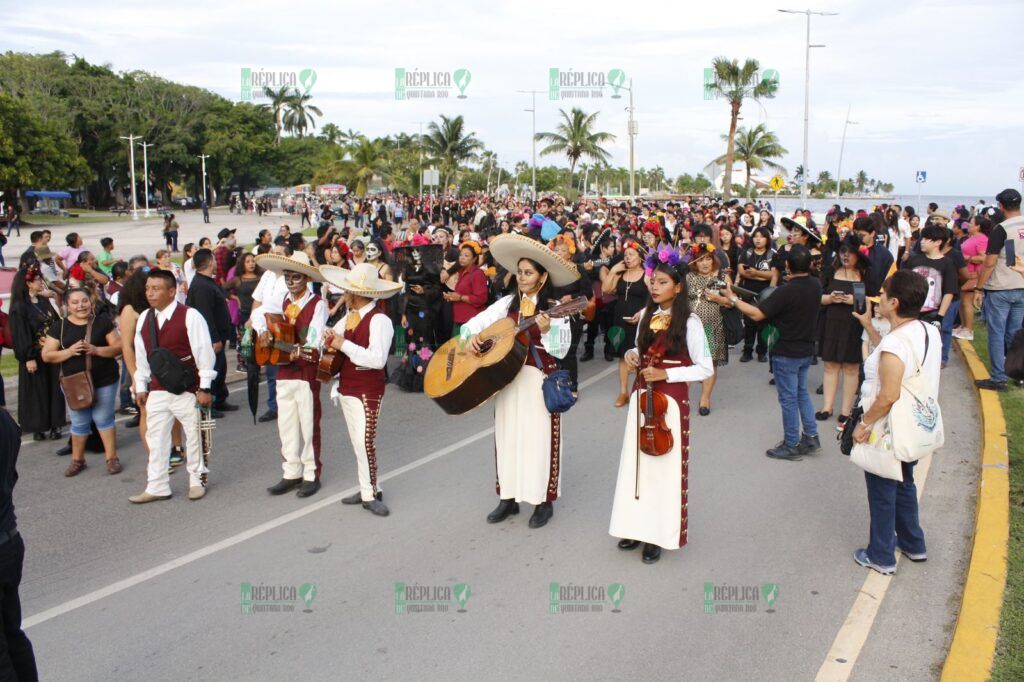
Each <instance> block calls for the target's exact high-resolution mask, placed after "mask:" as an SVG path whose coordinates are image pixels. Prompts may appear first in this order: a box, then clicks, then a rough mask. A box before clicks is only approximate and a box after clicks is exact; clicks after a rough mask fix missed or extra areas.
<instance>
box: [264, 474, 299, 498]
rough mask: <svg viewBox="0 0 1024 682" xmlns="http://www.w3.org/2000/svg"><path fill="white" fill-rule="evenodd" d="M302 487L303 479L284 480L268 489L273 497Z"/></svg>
mask: <svg viewBox="0 0 1024 682" xmlns="http://www.w3.org/2000/svg"><path fill="white" fill-rule="evenodd" d="M300 485H302V479H301V478H282V479H281V480H280V481H278V482H277V483H275V484H274V485H272V486H270V487H269V488H267V492H268V493H270V494H271V495H284V494H285V493H286V492H288V491H289V490H294V489H295V488H298V487H299V486H300Z"/></svg>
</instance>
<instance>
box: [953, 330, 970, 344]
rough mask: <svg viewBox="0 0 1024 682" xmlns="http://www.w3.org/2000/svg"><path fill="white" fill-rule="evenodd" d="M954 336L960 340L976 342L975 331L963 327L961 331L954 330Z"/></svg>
mask: <svg viewBox="0 0 1024 682" xmlns="http://www.w3.org/2000/svg"><path fill="white" fill-rule="evenodd" d="M953 336H955V337H956V338H958V339H963V340H965V341H973V340H974V330H973V329H968V328H967V327H962V328H960V329H954V330H953Z"/></svg>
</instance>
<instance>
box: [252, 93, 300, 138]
mask: <svg viewBox="0 0 1024 682" xmlns="http://www.w3.org/2000/svg"><path fill="white" fill-rule="evenodd" d="M263 95H264V96H265V97H266V98H267V99H268V100H270V101H269V102H267V103H266V104H262V105H260V106H261V107H262V108H264V109H269V110H270V111H271V112H272V113H273V114H274V130H275V131H276V134H275V135H274V144H275V145H278V144H281V131H282V130H284V118H285V114H286V112H287V110H288V102H289V100H291V97H292V96H291V92H290V91H289V89H288V88H287V87H286V86H281V88H280V89H279V90H273V89H271V88H268V87H267V86H263Z"/></svg>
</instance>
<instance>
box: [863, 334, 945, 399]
mask: <svg viewBox="0 0 1024 682" xmlns="http://www.w3.org/2000/svg"><path fill="white" fill-rule="evenodd" d="M926 333H927V334H928V353H927V355H926V354H925V334H926ZM882 353H892V354H893V355H895V356H896V357H898V358H899V359H900V360H901V361H902V362H903V378H904V379H906V378H907V377H910V376H913V375H914V373H915V372H916V371H917V363H919V362H920V363H922V366H921V372H922V374H924V377H925V379H927V381H928V385H929V386H931V387H932V390H933V391H934V393H933V396H934V397H935V398H936V399H937V398H938V395H939V376H940V374H941V369H942V337H941V336H939V330H938V329H936V328H935V326H934V325H930V324H927V323H925V322H921V321H919V320H914V321H912V322H908V323H907V324H905V325H903V326H901V327H899V328H898V329H894V330H892V331H891V332H889V333H888V334H886V335H885V336H883V337H882V340H881V342H879V344H878V346H877V347H876V348H875V350H874V351H872V353H871V355H869V356H868V358H867V359H866V360H865V361H864V384H863V385H862V386H861V389H860V394H861V396H862V399H863V400H862V403H863V404H864V405H865V406H866V405H868V404H869V403H868V402H864V401H870V402H874V399H875V397H876V396H877V395H878V391H879V389H880V388H881V386H880V385H879V383H878V367H879V364H880V363H881V360H882Z"/></svg>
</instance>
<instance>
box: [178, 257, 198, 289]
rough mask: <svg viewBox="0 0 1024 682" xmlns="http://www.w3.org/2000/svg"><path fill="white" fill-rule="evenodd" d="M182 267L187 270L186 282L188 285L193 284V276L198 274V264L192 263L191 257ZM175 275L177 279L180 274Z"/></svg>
mask: <svg viewBox="0 0 1024 682" xmlns="http://www.w3.org/2000/svg"><path fill="white" fill-rule="evenodd" d="M182 268H183V269H184V270H185V284H186V285H187V286H192V278H193V277H195V276H196V266H195V265H193V264H192V259H191V258H189V259H188V260H187V261H185V264H184V265H183V266H182ZM174 276H175V278H176V279H177V277H178V275H177V274H175V275H174Z"/></svg>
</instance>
